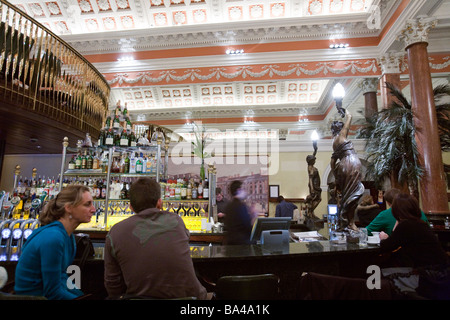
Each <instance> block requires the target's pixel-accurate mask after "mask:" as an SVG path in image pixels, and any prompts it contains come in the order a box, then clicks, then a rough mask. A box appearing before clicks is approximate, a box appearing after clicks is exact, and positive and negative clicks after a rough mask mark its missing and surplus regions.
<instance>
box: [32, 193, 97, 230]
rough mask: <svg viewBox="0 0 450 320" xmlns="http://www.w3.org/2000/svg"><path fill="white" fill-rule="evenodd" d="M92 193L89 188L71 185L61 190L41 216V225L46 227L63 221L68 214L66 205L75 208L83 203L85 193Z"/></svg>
mask: <svg viewBox="0 0 450 320" xmlns="http://www.w3.org/2000/svg"><path fill="white" fill-rule="evenodd" d="M85 192H90V189H89V187H87V186H84V185H71V186H68V187H66V188H64V189H62V190H61V192H60V193H58V195H57V196H56V197H55V198H53V199H52V200H50V201H49V202H48V203H47V204H46V206H45V207H44V210H43V211H42V213H41V214H40V216H39V221H40V222H41V225H46V224H49V223H52V222H53V221H57V220H59V219H61V218H62V217H63V216H64V215H65V214H66V208H65V205H66V204H70V205H72V206H74V207H76V206H78V205H80V204H81V202H82V201H83V193H85Z"/></svg>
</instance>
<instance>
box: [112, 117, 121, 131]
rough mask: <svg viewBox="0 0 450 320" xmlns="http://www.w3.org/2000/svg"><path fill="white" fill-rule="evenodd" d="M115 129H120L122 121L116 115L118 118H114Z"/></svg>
mask: <svg viewBox="0 0 450 320" xmlns="http://www.w3.org/2000/svg"><path fill="white" fill-rule="evenodd" d="M113 128H115V129H118V128H120V119H119V115H116V116H115V117H114V121H113Z"/></svg>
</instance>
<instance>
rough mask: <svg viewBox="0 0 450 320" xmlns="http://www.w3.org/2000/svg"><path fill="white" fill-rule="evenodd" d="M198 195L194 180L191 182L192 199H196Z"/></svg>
mask: <svg viewBox="0 0 450 320" xmlns="http://www.w3.org/2000/svg"><path fill="white" fill-rule="evenodd" d="M197 197H198V184H197V182H194V183H193V184H192V200H196V199H197Z"/></svg>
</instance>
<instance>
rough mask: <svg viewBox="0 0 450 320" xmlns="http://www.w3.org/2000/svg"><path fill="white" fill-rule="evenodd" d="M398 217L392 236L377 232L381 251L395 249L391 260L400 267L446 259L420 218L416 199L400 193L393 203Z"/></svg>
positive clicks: (435, 239)
mask: <svg viewBox="0 0 450 320" xmlns="http://www.w3.org/2000/svg"><path fill="white" fill-rule="evenodd" d="M392 215H393V216H394V217H395V219H396V220H397V223H396V225H395V226H394V230H393V232H392V234H391V236H388V235H387V234H386V233H384V232H383V231H382V232H380V240H381V242H380V249H381V251H382V252H394V253H393V254H392V256H391V258H392V260H391V264H393V265H394V266H399V267H400V266H401V267H413V268H416V267H422V266H429V265H439V264H445V263H447V256H446V254H445V251H444V250H443V249H442V247H441V244H440V242H439V241H438V239H437V237H436V235H435V234H434V233H433V231H432V230H431V229H430V227H429V226H428V224H427V223H426V222H424V221H423V220H422V219H421V216H422V212H421V210H420V207H419V202H418V201H417V200H416V198H414V197H413V196H411V195H408V194H404V193H401V194H399V195H398V196H397V197H396V198H395V199H394V202H393V203H392Z"/></svg>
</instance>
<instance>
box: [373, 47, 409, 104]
mask: <svg viewBox="0 0 450 320" xmlns="http://www.w3.org/2000/svg"><path fill="white" fill-rule="evenodd" d="M404 55H405V54H404V52H395V51H390V52H388V53H386V54H384V55H383V56H381V57H380V59H379V62H380V65H381V70H382V72H383V75H382V76H381V79H380V92H381V99H382V108H383V109H386V108H389V106H390V105H391V102H392V101H393V99H395V98H394V97H393V96H392V95H391V93H390V90H389V89H388V88H386V85H385V84H386V82H389V83H391V84H393V85H394V86H395V87H397V88H398V89H399V90H400V91H401V88H402V87H401V83H400V63H401V61H402V60H403V57H404Z"/></svg>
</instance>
